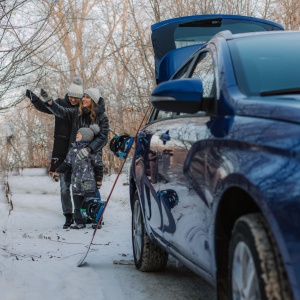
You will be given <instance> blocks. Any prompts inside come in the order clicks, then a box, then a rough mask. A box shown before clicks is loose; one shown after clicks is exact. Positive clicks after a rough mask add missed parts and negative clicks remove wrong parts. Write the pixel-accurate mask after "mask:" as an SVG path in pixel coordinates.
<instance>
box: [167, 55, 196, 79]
mask: <svg viewBox="0 0 300 300" xmlns="http://www.w3.org/2000/svg"><path fill="white" fill-rule="evenodd" d="M192 61H193V59H191V60H189V61H188V62H187V63H186V64H185V65H184V66H183V67H182V68H181V69H180V70H179V71H178V72H176V74H175V75H174V76H173V77H172V79H179V78H182V77H185V75H186V74H187V72H188V70H189V68H190V65H191V62H192Z"/></svg>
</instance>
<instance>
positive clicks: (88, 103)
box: [82, 94, 93, 108]
mask: <svg viewBox="0 0 300 300" xmlns="http://www.w3.org/2000/svg"><path fill="white" fill-rule="evenodd" d="M92 101H93V100H92V98H91V97H90V96H89V95H87V94H83V98H82V106H83V107H86V108H91V106H92Z"/></svg>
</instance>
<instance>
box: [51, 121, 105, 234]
mask: <svg viewBox="0 0 300 300" xmlns="http://www.w3.org/2000/svg"><path fill="white" fill-rule="evenodd" d="M99 132H100V127H99V126H98V125H97V124H92V125H91V126H90V127H82V128H80V129H79V130H78V131H77V134H76V141H75V143H73V145H72V148H71V149H70V150H69V152H68V155H67V157H66V159H65V160H64V162H63V163H62V164H61V165H60V167H59V168H58V169H56V172H55V174H54V175H53V178H54V179H55V177H56V178H57V177H58V174H59V173H66V171H67V170H70V169H72V176H71V184H72V194H73V201H74V220H75V223H74V224H72V225H71V226H70V228H72V229H82V228H85V227H86V225H85V223H86V222H85V219H84V218H83V216H82V215H81V212H80V209H81V207H82V204H83V201H84V199H86V198H90V197H91V198H93V197H96V189H99V188H100V187H101V185H102V179H103V162H102V156H101V153H100V152H96V153H89V155H88V156H86V157H84V158H83V159H78V156H77V154H78V152H79V151H80V150H82V149H84V148H85V147H87V145H88V143H89V142H91V141H92V140H93V139H94V137H95V136H96V135H97V134H98V133H99Z"/></svg>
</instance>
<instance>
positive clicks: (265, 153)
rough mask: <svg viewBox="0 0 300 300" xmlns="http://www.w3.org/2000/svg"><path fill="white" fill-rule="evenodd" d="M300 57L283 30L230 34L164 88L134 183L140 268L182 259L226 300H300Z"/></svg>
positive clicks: (212, 42)
mask: <svg viewBox="0 0 300 300" xmlns="http://www.w3.org/2000/svg"><path fill="white" fill-rule="evenodd" d="M256 22H259V21H258V20H256ZM200 23H201V22H200ZM273 27H274V28H276V26H275V25H273ZM249 31H251V30H249ZM188 47H190V46H188ZM299 49H300V32H292V31H282V30H280V28H279V26H278V27H277V30H270V31H269V30H261V31H255V30H253V32H250V33H236V34H233V33H232V31H231V30H230V31H229V30H224V31H221V32H219V33H217V34H216V35H215V36H214V37H212V38H210V39H209V40H208V41H207V42H205V43H204V44H203V45H199V46H198V49H197V50H196V51H194V53H193V54H192V55H191V56H189V58H188V59H187V61H186V62H184V63H183V65H182V66H181V67H179V69H177V71H175V72H174V74H172V75H171V78H170V79H169V80H163V81H161V82H159V84H158V85H157V87H156V88H155V89H154V90H153V92H152V95H151V100H152V104H153V106H154V108H153V111H152V114H151V116H150V118H149V120H148V122H147V124H146V126H145V127H144V128H143V129H142V130H141V132H140V133H139V135H138V137H137V139H136V147H135V155H134V158H133V162H132V168H131V178H130V195H131V197H130V198H131V206H132V245H133V253H134V261H135V265H136V268H137V269H139V270H141V271H158V270H163V269H164V268H165V267H166V264H167V259H168V255H172V256H173V257H175V258H176V259H177V260H179V261H180V262H181V263H183V264H184V265H185V266H187V267H188V268H190V269H191V270H193V271H194V272H196V273H197V274H199V275H200V276H201V277H203V278H204V279H206V280H207V281H208V282H209V283H211V284H212V285H213V286H214V287H215V288H216V292H217V297H218V299H284V300H286V299H296V300H299V299H300V290H299V287H300V184H299V180H300V160H299V158H300V51H299ZM179 50H181V51H183V49H179ZM172 51H174V49H173V50H171V52H170V53H171V55H173V54H172ZM167 55H168V54H167V53H166V54H165V56H167ZM165 56H164V58H163V60H165V59H166V57H165ZM175 57H176V55H175ZM161 66H162V60H160V62H159V63H158V64H157V68H158V70H157V79H159V78H162V77H160V73H161V72H163V69H161ZM158 81H159V80H158Z"/></svg>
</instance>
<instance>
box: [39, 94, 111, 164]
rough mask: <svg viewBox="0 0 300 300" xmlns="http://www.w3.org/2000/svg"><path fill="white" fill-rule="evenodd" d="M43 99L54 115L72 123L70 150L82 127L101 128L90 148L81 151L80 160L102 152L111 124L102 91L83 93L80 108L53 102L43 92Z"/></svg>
mask: <svg viewBox="0 0 300 300" xmlns="http://www.w3.org/2000/svg"><path fill="white" fill-rule="evenodd" d="M41 99H42V100H43V101H44V102H46V103H47V107H48V109H49V110H50V111H52V113H53V114H54V115H56V116H57V117H59V118H63V119H68V120H69V121H70V122H71V123H72V131H71V136H70V141H69V146H70V147H69V148H71V146H72V143H73V142H75V139H76V133H77V131H78V129H79V128H81V127H89V126H90V125H91V124H97V125H99V127H100V132H99V134H97V135H96V137H95V139H94V140H93V141H92V142H90V143H89V144H88V146H87V147H86V148H84V149H82V150H81V152H80V153H79V154H78V158H79V159H82V158H84V157H86V156H88V154H89V153H90V152H91V153H95V152H97V151H102V148H103V147H104V146H105V145H106V143H107V136H108V131H109V122H108V118H107V116H106V114H105V113H104V112H105V106H104V101H103V98H102V97H101V94H100V91H99V90H98V89H97V88H89V89H87V90H85V91H84V92H83V98H82V101H81V103H80V105H79V107H74V108H66V107H62V106H60V105H59V104H57V103H56V102H55V101H53V100H52V97H50V96H49V95H48V93H47V92H46V91H44V90H43V89H42V90H41Z"/></svg>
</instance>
